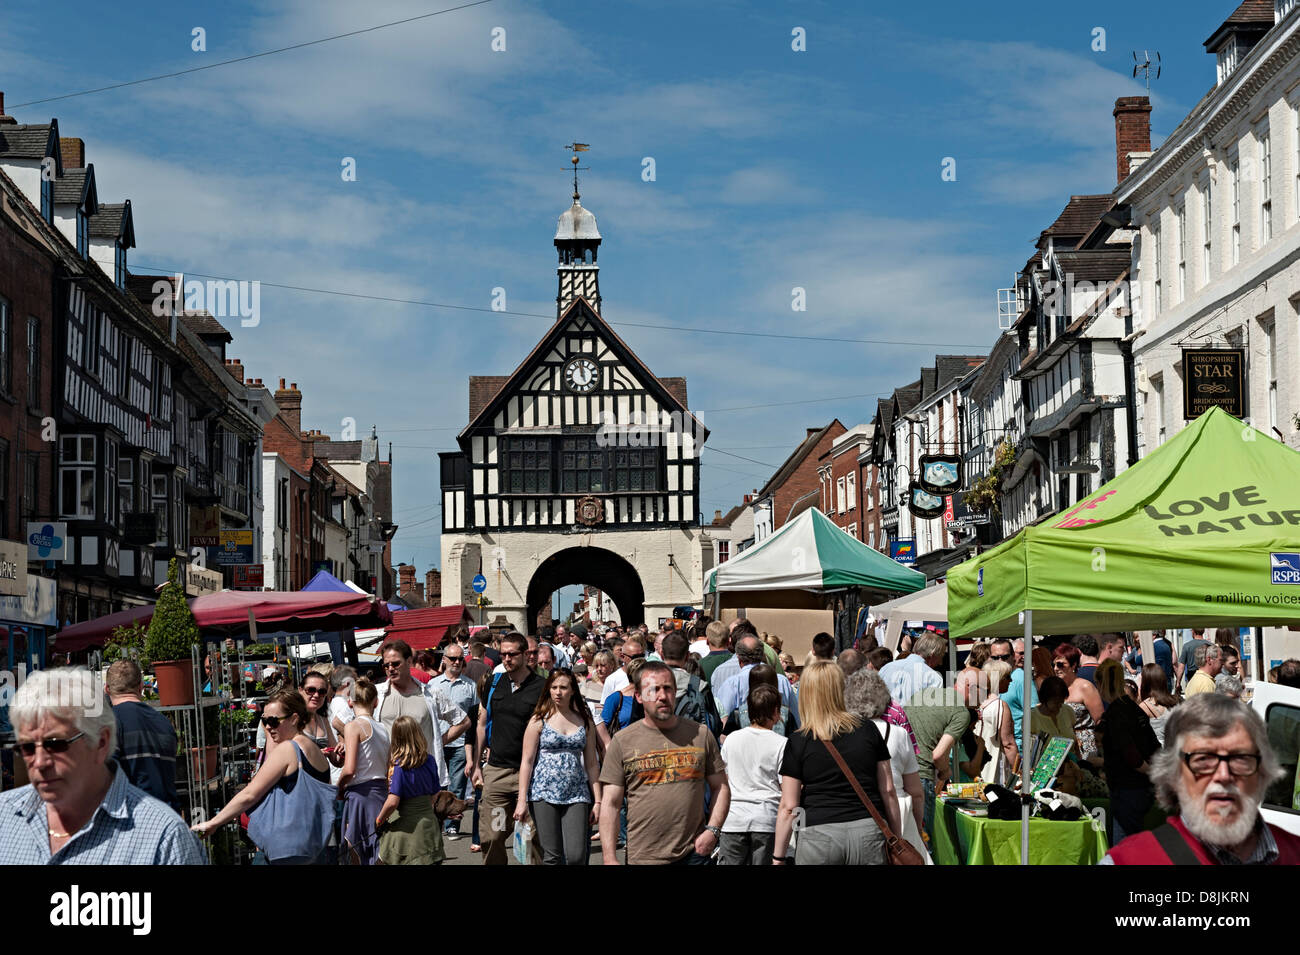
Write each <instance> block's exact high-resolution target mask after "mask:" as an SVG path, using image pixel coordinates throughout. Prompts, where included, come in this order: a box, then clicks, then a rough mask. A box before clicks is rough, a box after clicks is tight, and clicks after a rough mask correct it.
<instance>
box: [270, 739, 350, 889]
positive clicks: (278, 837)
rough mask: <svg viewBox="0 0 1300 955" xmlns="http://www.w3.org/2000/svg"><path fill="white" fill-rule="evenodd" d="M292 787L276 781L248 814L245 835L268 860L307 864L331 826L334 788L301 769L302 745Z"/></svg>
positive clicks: (324, 839)
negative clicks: (286, 786)
mask: <svg viewBox="0 0 1300 955" xmlns="http://www.w3.org/2000/svg"><path fill="white" fill-rule="evenodd" d="M293 748H294V749H295V750H297V752H298V772H297V775H296V778H295V780H294V784H293V789H291V790H290V791H289V792H285V791H284V790H283V789H281V788H280V786H279V784H278V783H277V784H276V785H275V786H273V787H271V791H270V792H268V793H267V794H266V795H265V796H263V797H262V801H261V802H260V803H258V804H257V808H256V809H254V810H253V811H252V812H251V813H249V815H248V838H250V839H252V840H253V842H254V843H255V844H256V845H257V846H258V847H259V848H260V849H261V850H262V851H263V852H265V853H266V858H267V859H268V860H269V861H271V862H287V863H299V864H305V865H310V864H311V863H313V862H314V861H315V860H316V858H317V857H318V856H319V855H320V854H321V852H322V851H324V849H325V844H326V843H327V842H328V841H329V837H330V832H331V831H332V830H333V828H334V798H335V793H336V790H335V788H334V787H333V786H331V785H330V784H329V783H323V782H321V781H320V780H319V779H313V778H312V777H311V776H309V775H308V774H307V772H306V770H304V769H303V768H302V748H301V747H300V746H299V745H298V744H297V743H296V742H295V743H294V744H293Z"/></svg>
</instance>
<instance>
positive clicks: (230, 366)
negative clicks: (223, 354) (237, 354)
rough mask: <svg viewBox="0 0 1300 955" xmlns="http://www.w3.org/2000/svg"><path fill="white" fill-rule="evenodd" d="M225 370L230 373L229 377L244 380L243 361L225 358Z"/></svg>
mask: <svg viewBox="0 0 1300 955" xmlns="http://www.w3.org/2000/svg"><path fill="white" fill-rule="evenodd" d="M226 371H228V372H229V373H230V377H231V378H233V379H235V381H243V380H244V363H243V362H241V361H240V360H239V359H238V358H227V359H226Z"/></svg>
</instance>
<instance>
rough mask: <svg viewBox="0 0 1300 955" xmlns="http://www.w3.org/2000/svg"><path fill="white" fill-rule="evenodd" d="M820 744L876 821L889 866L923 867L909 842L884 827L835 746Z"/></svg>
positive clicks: (825, 741) (829, 743) (825, 742)
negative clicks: (882, 834)
mask: <svg viewBox="0 0 1300 955" xmlns="http://www.w3.org/2000/svg"><path fill="white" fill-rule="evenodd" d="M822 744H823V745H824V746H825V747H826V752H828V753H830V754H831V757H832V758H833V759H834V760H835V762H836V764H837V765H838V766H839V767H840V772H842V773H843V774H844V778H845V779H847V780H848V781H849V785H851V786H852V787H853V791H854V792H855V793H857V794H858V798H859V799H861V800H862V805H864V806H866V807H867V812H869V813H871V818H872V819H874V820H875V821H876V825H877V826H879V827H880V831H881V832H882V833H884V836H885V858H886V859H887V860H888V862H889V864H890V865H925V860H924V859H922V858H921V853H919V852H918V851H917V850H916V847H915V846H914V845H912V844H911V843H910V842H907V841H906V840H904V839H900V838H898V836H896V835H894V834H893V832H891V831H890V829H889V826H887V825H885V820H884V819H882V818H881V817H880V813H879V812H877V811H876V807H875V806H873V805H872V804H871V800H870V799H868V798H867V794H866V791H865V790H864V789H863V788H862V784H861V783H860V782H858V777H856V776H854V775H853V773H852V772H850V771H849V764H848V763H846V762H844V757H843V756H841V755H840V751H839V750H838V749H836V748H835V744H834V743H832V742H831V741H830V740H828V739H824V740H822Z"/></svg>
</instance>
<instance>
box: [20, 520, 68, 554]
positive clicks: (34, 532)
mask: <svg viewBox="0 0 1300 955" xmlns="http://www.w3.org/2000/svg"><path fill="white" fill-rule="evenodd" d="M27 559H28V560H67V559H68V525H67V522H65V521H59V522H52V521H37V522H35V523H32V524H28V525H27Z"/></svg>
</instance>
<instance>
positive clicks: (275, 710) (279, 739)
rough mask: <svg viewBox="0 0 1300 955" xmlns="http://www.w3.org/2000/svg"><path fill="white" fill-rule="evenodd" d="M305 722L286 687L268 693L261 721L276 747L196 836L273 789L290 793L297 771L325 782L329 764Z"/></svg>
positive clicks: (302, 708) (299, 701) (303, 710)
mask: <svg viewBox="0 0 1300 955" xmlns="http://www.w3.org/2000/svg"><path fill="white" fill-rule="evenodd" d="M307 719H308V714H307V704H306V703H304V702H303V698H302V697H301V696H300V695H299V694H298V692H297V691H296V690H290V689H287V688H286V689H282V690H276V691H275V692H274V693H272V694H271V698H270V699H269V700H267V701H266V706H265V707H264V708H263V710H262V720H261V722H262V725H263V726H265V727H266V735H267V737H268V739H269V740H270V741H271V742H273V743H275V744H276V746H275V748H274V749H270V747H269V746H268V750H269V753H268V755H267V757H266V761H265V762H264V763H262V767H261V768H260V769H259V770H258V771H257V775H256V776H254V777H253V779H252V781H251V782H250V783H249V784H248V785H247V786H245V787H244V788H243V790H242V791H240V793H239V794H238V795H237V796H235V798H234V799H232V800H230V802H228V803H226V807H225V808H224V809H222V810H221V811H220V812H219V813H217V814H216V815H215V816H213V817H212V818H211V819H209V820H208V821H207V822H201V823H199V824H198V825H197V826H194V831H195V832H196V833H198V834H199V835H200V836H202V837H204V838H206V837H207V835H208V833H210V832H212V831H213V830H214V829H220V828H221V827H222V826H224V825H225V824H226V823H228V822H231V821H232V820H235V819H238V818H239V817H240V815H241V814H242V813H245V812H247V813H252V812H255V811H256V809H257V807H258V806H259V805H260V804H261V802H262V798H263V797H264V796H265V795H266V794H267V793H269V792H270V791H271V789H272V788H273V787H276V786H278V787H279V788H280V789H281V790H283V791H284V792H286V793H289V792H292V791H293V789H294V786H295V785H297V783H298V773H299V771H302V772H305V773H306V774H307V775H308V776H310V777H311V778H312V779H316V780H319V781H320V782H323V783H328V782H329V779H330V772H329V761H328V760H326V758H325V756H324V754H322V753H321V751H320V747H319V746H317V745H316V743H315V741H314V740H313V739H312V738H311V737H310V736H308V735H307V734H305V733H304V732H303V731H302V729H303V726H304V725H305V724H306V723H307ZM284 744H292V745H284ZM273 864H274V863H273Z"/></svg>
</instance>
